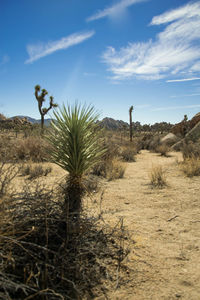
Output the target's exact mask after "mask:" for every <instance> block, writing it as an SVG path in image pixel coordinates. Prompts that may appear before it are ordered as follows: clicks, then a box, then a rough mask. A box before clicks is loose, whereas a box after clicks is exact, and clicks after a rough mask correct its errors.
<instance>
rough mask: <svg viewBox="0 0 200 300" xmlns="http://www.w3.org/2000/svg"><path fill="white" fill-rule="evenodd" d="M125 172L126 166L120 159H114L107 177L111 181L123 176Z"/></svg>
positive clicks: (108, 169) (107, 171) (109, 166)
mask: <svg viewBox="0 0 200 300" xmlns="http://www.w3.org/2000/svg"><path fill="white" fill-rule="evenodd" d="M124 173H125V166H124V165H123V164H122V163H120V162H119V161H118V160H112V161H111V162H110V164H109V165H108V167H107V170H106V178H107V179H108V180H109V181H111V180H115V179H119V178H123V177H124Z"/></svg>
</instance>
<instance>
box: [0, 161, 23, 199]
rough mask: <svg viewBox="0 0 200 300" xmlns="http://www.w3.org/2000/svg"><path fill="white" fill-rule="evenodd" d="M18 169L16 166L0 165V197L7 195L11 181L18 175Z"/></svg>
mask: <svg viewBox="0 0 200 300" xmlns="http://www.w3.org/2000/svg"><path fill="white" fill-rule="evenodd" d="M20 169H21V167H20V166H18V165H16V164H6V163H4V162H2V163H0V197H2V196H3V195H6V194H7V193H8V191H9V189H10V186H11V183H12V180H13V179H14V178H15V177H16V176H17V175H18V174H19V172H20Z"/></svg>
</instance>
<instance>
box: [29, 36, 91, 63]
mask: <svg viewBox="0 0 200 300" xmlns="http://www.w3.org/2000/svg"><path fill="white" fill-rule="evenodd" d="M94 34H95V31H87V32H82V33H74V34H71V35H69V36H67V37H63V38H62V39H60V40H57V41H51V42H48V43H40V44H36V45H28V46H27V52H28V54H29V58H28V59H27V60H26V61H25V63H27V64H28V63H32V62H34V61H36V60H38V59H40V58H42V57H44V56H47V55H49V54H52V53H54V52H56V51H58V50H62V49H67V48H69V47H72V46H75V45H77V44H80V43H82V42H84V41H85V40H87V39H89V38H91V37H92V36H93V35H94Z"/></svg>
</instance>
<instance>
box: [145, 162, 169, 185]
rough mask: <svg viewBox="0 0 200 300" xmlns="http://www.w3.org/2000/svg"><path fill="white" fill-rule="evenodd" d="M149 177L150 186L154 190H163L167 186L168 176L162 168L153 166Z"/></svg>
mask: <svg viewBox="0 0 200 300" xmlns="http://www.w3.org/2000/svg"><path fill="white" fill-rule="evenodd" d="M149 177H150V184H151V186H152V187H153V188H163V187H165V186H167V181H166V176H165V172H164V170H163V168H162V166H159V165H158V166H153V167H152V169H151V171H150V174H149Z"/></svg>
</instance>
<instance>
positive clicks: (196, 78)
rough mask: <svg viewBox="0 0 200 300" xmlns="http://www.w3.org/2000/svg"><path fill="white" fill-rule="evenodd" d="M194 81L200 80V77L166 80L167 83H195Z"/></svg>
mask: <svg viewBox="0 0 200 300" xmlns="http://www.w3.org/2000/svg"><path fill="white" fill-rule="evenodd" d="M193 80H200V77H192V78H182V79H170V80H166V82H184V81H193Z"/></svg>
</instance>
